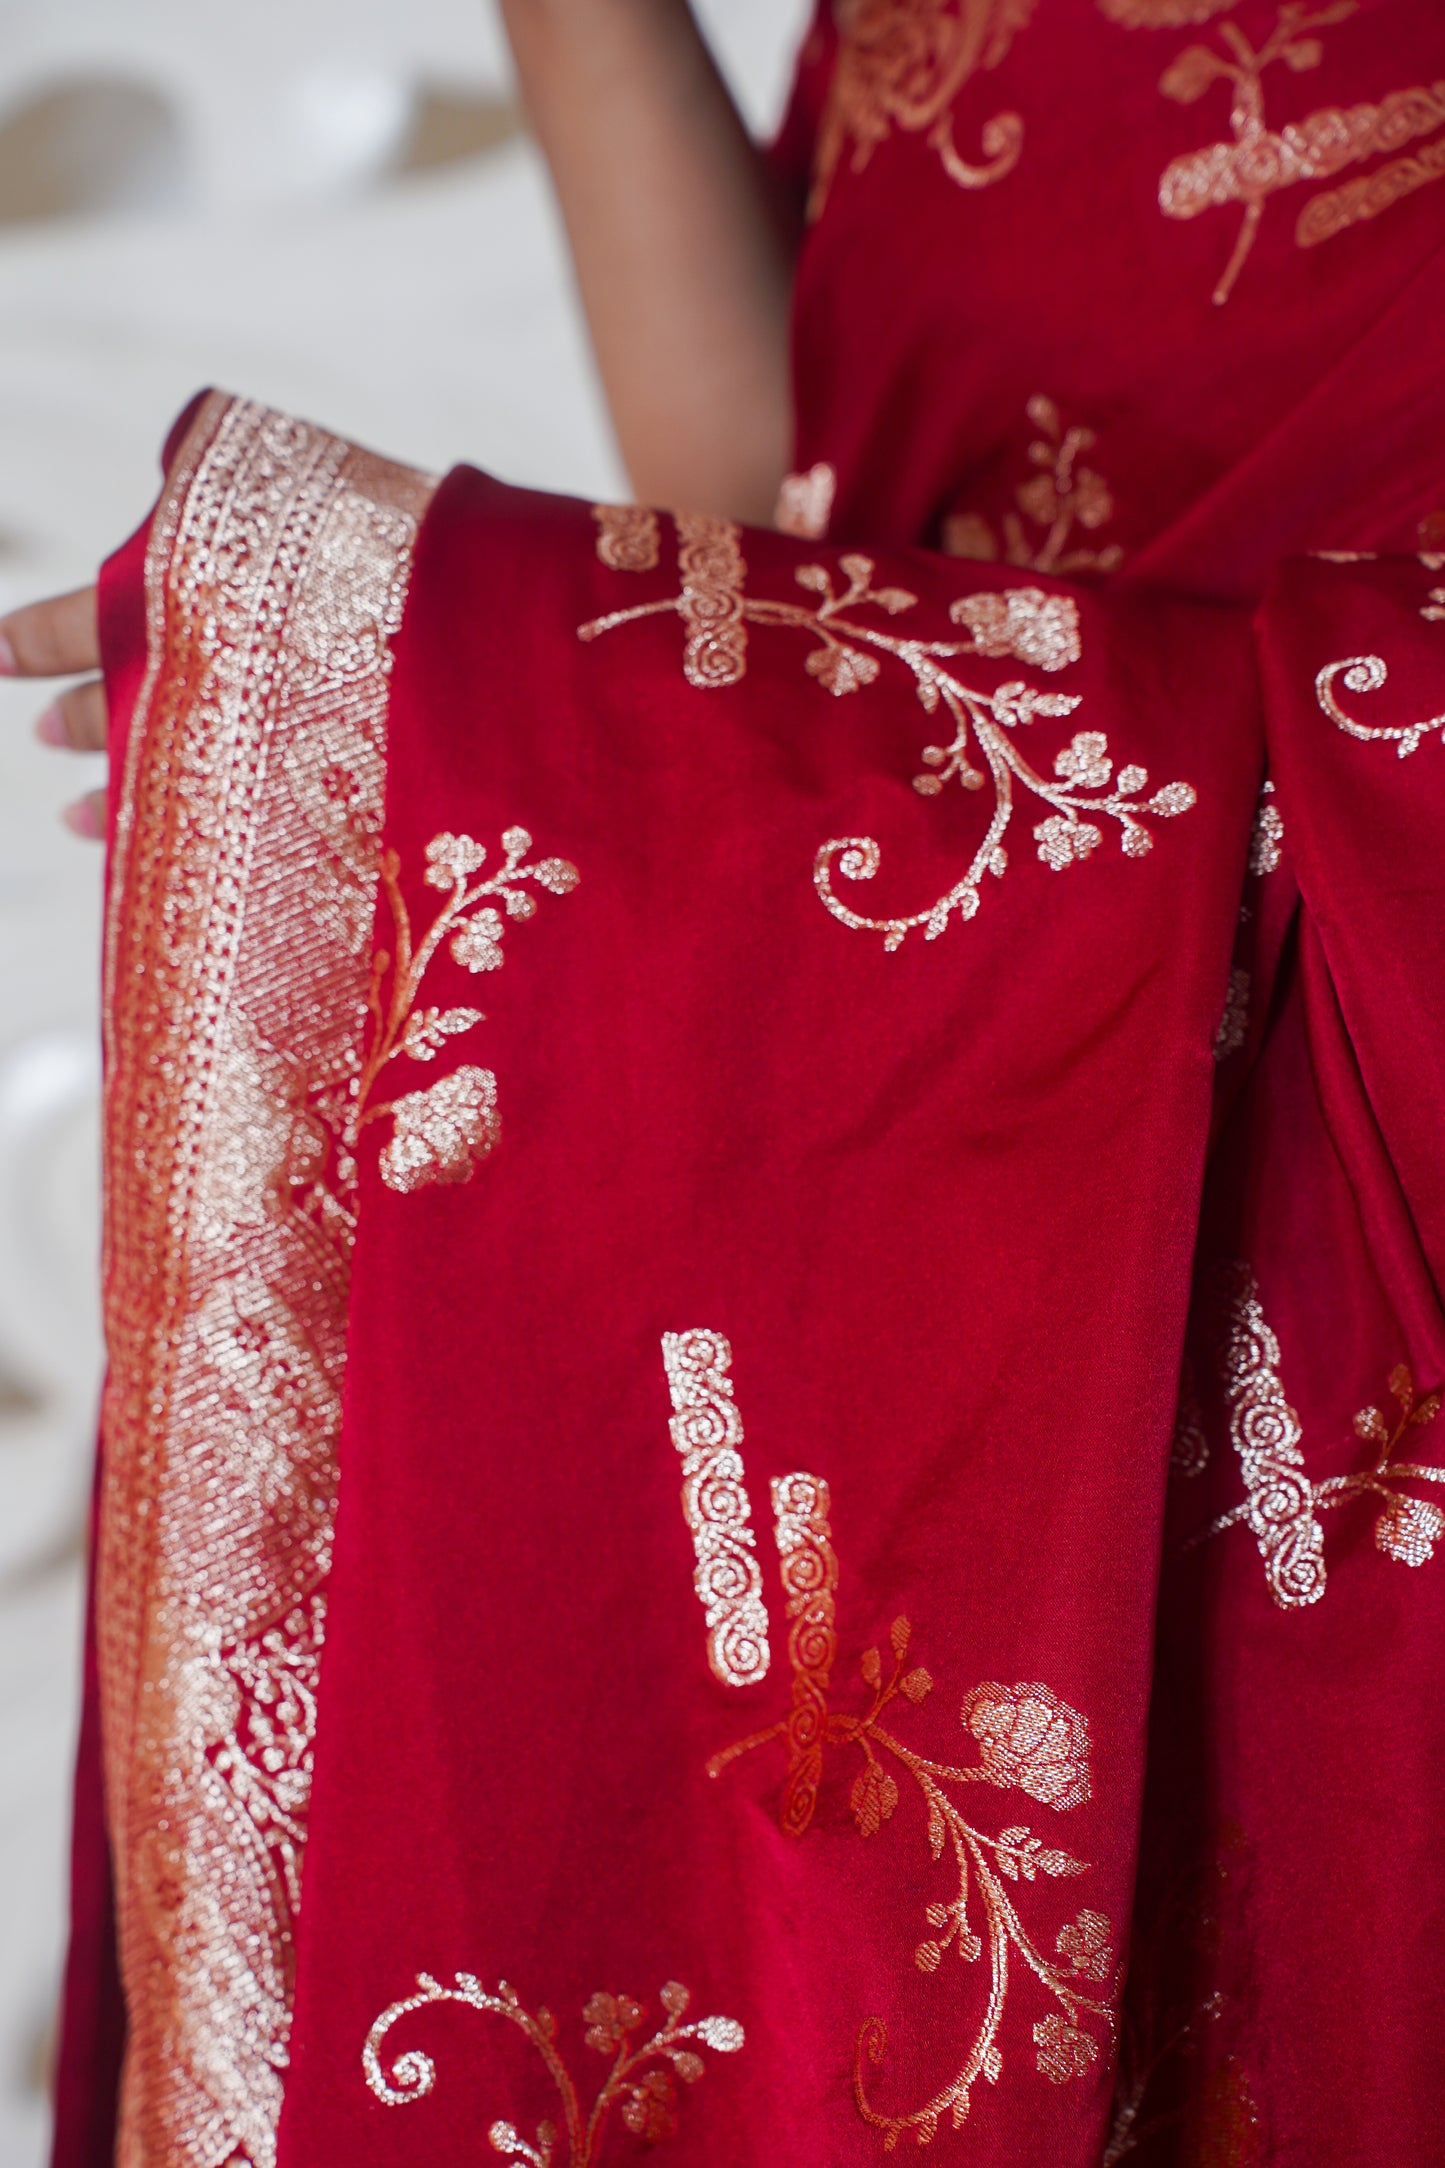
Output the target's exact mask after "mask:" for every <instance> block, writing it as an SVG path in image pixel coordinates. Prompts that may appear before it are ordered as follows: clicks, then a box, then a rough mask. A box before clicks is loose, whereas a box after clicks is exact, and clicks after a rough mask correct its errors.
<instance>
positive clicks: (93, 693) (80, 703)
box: [35, 678, 106, 753]
mask: <svg viewBox="0 0 1445 2168" xmlns="http://www.w3.org/2000/svg"><path fill="white" fill-rule="evenodd" d="M35 735H36V737H37V738H39V740H40V742H41V744H42V745H60V746H66V747H68V748H69V749H70V751H71V752H73V753H103V752H104V751H105V743H106V706H105V687H104V685H103V684H102V683H101V681H100V679H99V678H88V679H87V680H86V682H85V684H83V685H72V686H71V688H70V690H69V692H65V693H62V694H61V695H60V697H59V699H58V700H56V701H54V702H53V703H52V705H51V706H50V707H48V708H47V709H46V710H45V713H44V714H43V715H42V716H41V718H40V720H39V722H38V723H37V724H36V725H35Z"/></svg>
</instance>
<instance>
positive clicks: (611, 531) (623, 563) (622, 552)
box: [592, 504, 658, 572]
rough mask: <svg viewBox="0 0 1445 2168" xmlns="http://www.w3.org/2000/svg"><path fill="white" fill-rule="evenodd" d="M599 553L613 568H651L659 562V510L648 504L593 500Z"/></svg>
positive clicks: (606, 563)
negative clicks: (652, 509) (594, 502)
mask: <svg viewBox="0 0 1445 2168" xmlns="http://www.w3.org/2000/svg"><path fill="white" fill-rule="evenodd" d="M592 517H593V519H594V520H595V521H596V522H597V555H598V558H599V559H600V561H601V562H602V563H603V564H604V565H606V566H607V568H608V570H609V571H610V572H651V571H652V570H653V568H654V566H655V565H656V563H657V532H658V530H657V514H656V513H655V512H650V511H649V510H648V508H647V506H646V505H645V504H594V505H593V507H592Z"/></svg>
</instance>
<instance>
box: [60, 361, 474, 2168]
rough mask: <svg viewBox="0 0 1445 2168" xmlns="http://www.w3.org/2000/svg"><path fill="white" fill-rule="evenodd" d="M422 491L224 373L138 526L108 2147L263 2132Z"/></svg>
mask: <svg viewBox="0 0 1445 2168" xmlns="http://www.w3.org/2000/svg"><path fill="white" fill-rule="evenodd" d="M431 486H432V485H431V484H430V483H429V482H428V480H427V479H426V478H425V477H423V476H420V475H416V474H411V473H408V472H407V471H406V470H404V469H401V468H397V467H393V466H390V465H388V464H386V463H385V462H383V461H380V460H376V459H373V458H372V457H371V456H370V455H368V454H366V453H363V452H359V451H357V450H356V449H355V448H354V447H352V446H350V445H348V444H345V443H343V442H342V441H340V440H339V439H337V438H334V437H330V436H327V435H326V434H325V433H324V432H322V431H320V430H317V429H313V428H311V427H309V426H308V425H307V424H305V423H301V422H296V421H293V420H290V419H289V418H287V417H286V416H283V415H279V414H271V413H267V412H266V411H265V410H264V409H263V408H259V407H256V406H253V405H250V404H247V403H245V402H242V401H233V400H229V399H226V398H223V397H212V398H210V399H208V400H207V401H206V402H205V403H204V405H203V406H202V408H201V409H200V411H199V413H198V415H197V418H196V420H195V423H194V426H193V428H192V430H191V432H190V434H189V436H188V438H187V440H186V442H185V444H184V446H183V447H182V449H181V451H180V453H179V454H178V456H177V459H176V460H175V462H174V464H173V466H172V470H171V475H170V478H169V481H168V483H167V486H166V491H165V494H164V497H163V499H162V503H161V506H160V508H159V510H158V512H157V514H156V517H155V520H154V522H153V525H152V530H151V539H150V543H149V547H148V551H147V560H146V573H145V589H146V602H147V612H148V648H149V655H148V664H147V674H146V679H145V683H144V685H143V687H142V690H141V693H140V696H139V699H138V701H137V706H136V713H135V719H134V723H133V726H132V729H131V732H130V735H129V740H128V745H127V751H126V758H125V763H124V768H123V772H122V773H121V775H120V776H119V777H118V778H117V783H116V790H117V798H118V808H117V838H116V851H115V859H114V864H113V869H112V877H111V882H110V894H109V903H108V924H107V944H106V1034H107V1050H108V1059H107V1082H106V1132H107V1164H106V1187H107V1197H106V1330H107V1340H108V1345H109V1351H110V1373H109V1378H108V1381H107V1386H106V1398H105V1414H104V1434H105V1454H104V1459H103V1470H102V1473H103V1482H102V1492H101V1503H100V1512H99V1522H98V1533H97V1550H98V1556H97V1573H98V1610H97V1650H98V1656H99V1662H100V1673H101V1697H102V1708H103V1723H104V1735H105V1755H106V1770H105V1777H106V1784H105V1790H106V1811H107V1818H108V1823H109V1831H110V1839H111V1849H112V1857H113V1860H114V1864H115V1876H116V1895H117V1926H118V1939H119V1955H120V1964H121V1971H122V1976H123V1980H124V1986H125V1997H126V2006H127V2015H128V2041H127V2047H126V2061H125V2072H124V2077H123V2082H122V2097H121V2104H120V2118H119V2132H118V2137H117V2145H116V2158H117V2162H118V2163H119V2164H120V2168H141V2164H143V2163H144V2164H150V2163H153V2162H161V2161H164V2162H165V2163H167V2164H168V2168H214V2164H215V2163H217V2162H220V2161H224V2162H226V2163H227V2164H228V2168H272V2163H273V2162H274V2160H275V2148H276V2121H277V2116H278V2114H279V2111H280V2105H281V2090H282V2083H283V2073H284V2070H285V2067H286V2062H287V2052H288V2040H289V2034H290V2025H291V2008H290V2004H291V1985H292V1964H293V1952H294V1946H295V1926H296V1918H297V1909H298V1905H299V1902H300V1899H301V1895H302V1890H303V1885H304V1860H305V1842H306V1830H307V1821H308V1812H309V1803H310V1790H311V1749H312V1739H313V1735H314V1729H315V1681H316V1668H317V1663H318V1660H319V1656H320V1649H321V1642H322V1637H323V1632H324V1621H325V1602H324V1593H323V1592H324V1588H325V1584H326V1579H327V1575H328V1573H329V1569H330V1558H331V1541H332V1527H333V1519H334V1510H335V1499H336V1461H335V1446H336V1435H337V1429H338V1426H339V1421H340V1409H341V1394H342V1388H343V1384H344V1379H345V1369H346V1310H347V1295H348V1286H349V1274H350V1237H351V1222H350V1217H349V1214H348V1212H347V1210H346V1207H345V1202H344V1193H345V1190H346V1186H347V1179H348V1178H347V1173H346V1168H345V1163H344V1162H345V1147H344V1140H343V1138H342V1137H341V1135H340V1133H339V1130H338V1128H337V1126H336V1125H335V1124H334V1123H333V1122H332V1121H330V1120H328V1118H327V1114H326V1107H327V1105H330V1104H336V1103H340V1104H345V1102H346V1100H347V1096H348V1087H349V1086H354V1083H355V1079H356V1077H357V1075H358V1073H359V1070H360V1067H361V1061H362V1038H363V1030H362V1025H363V1021H364V1016H365V1007H364V997H365V991H366V978H367V943H368V938H369V933H370V926H371V917H372V911H373V907H374V900H375V893H376V883H377V860H378V851H377V836H378V834H379V831H380V825H381V799H382V789H383V784H384V779H385V746H386V710H387V692H388V678H389V673H390V669H391V642H392V639H393V637H394V635H395V632H396V629H397V626H398V624H399V622H400V617H401V611H402V604H403V601H404V598H405V594H406V589H407V582H408V578H409V573H410V566H411V554H412V544H413V541H414V538H415V533H416V526H417V521H418V519H419V518H420V516H421V513H422V512H423V510H424V509H425V506H426V503H427V501H428V498H429V495H430V490H431ZM298 929H301V930H303V931H304V938H298V937H297V935H298Z"/></svg>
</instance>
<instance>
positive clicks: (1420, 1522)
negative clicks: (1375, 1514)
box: [1375, 1495, 1445, 1566]
mask: <svg viewBox="0 0 1445 2168" xmlns="http://www.w3.org/2000/svg"><path fill="white" fill-rule="evenodd" d="M1442 1533H1445V1513H1442V1512H1441V1511H1440V1508H1439V1507H1438V1506H1433V1505H1431V1503H1430V1501H1429V1500H1428V1499H1427V1498H1407V1497H1404V1496H1402V1495H1396V1496H1395V1497H1393V1498H1391V1500H1390V1502H1389V1504H1388V1505H1387V1506H1386V1508H1385V1510H1384V1512H1383V1513H1382V1514H1381V1515H1380V1518H1379V1519H1378V1520H1377V1521H1376V1523H1375V1542H1376V1544H1377V1545H1378V1547H1379V1548H1380V1550H1382V1551H1383V1552H1384V1553H1385V1555H1386V1557H1387V1558H1393V1559H1397V1560H1398V1561H1399V1563H1400V1564H1401V1565H1402V1566H1423V1565H1425V1564H1426V1562H1427V1561H1428V1560H1429V1559H1431V1558H1433V1557H1434V1555H1435V1545H1436V1544H1437V1542H1438V1541H1439V1539H1440V1536H1441V1534H1442Z"/></svg>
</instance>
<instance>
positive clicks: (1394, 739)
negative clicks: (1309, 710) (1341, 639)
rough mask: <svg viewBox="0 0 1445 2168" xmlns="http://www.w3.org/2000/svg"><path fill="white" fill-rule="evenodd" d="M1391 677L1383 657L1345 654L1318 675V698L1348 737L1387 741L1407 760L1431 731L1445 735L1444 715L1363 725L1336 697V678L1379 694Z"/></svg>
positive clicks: (1349, 687) (1348, 686)
mask: <svg viewBox="0 0 1445 2168" xmlns="http://www.w3.org/2000/svg"><path fill="white" fill-rule="evenodd" d="M1423 614H1428V613H1424V612H1422V615H1423ZM1389 675H1390V667H1389V664H1388V663H1387V662H1386V661H1385V658H1384V656H1383V655H1346V656H1344V657H1343V658H1342V659H1341V660H1340V661H1339V662H1330V663H1326V664H1325V667H1324V669H1323V670H1321V671H1320V672H1319V674H1318V676H1317V677H1316V678H1315V698H1316V699H1317V700H1318V702H1319V704H1320V706H1321V708H1322V709H1323V710H1324V712H1325V714H1326V715H1328V717H1329V719H1330V721H1331V722H1332V723H1333V724H1334V725H1335V726H1336V728H1337V729H1339V730H1343V731H1344V732H1345V734H1346V736H1347V737H1351V738H1360V739H1362V740H1363V741H1364V742H1365V743H1367V744H1368V743H1370V742H1371V741H1372V740H1375V739H1381V738H1384V739H1388V740H1389V741H1390V743H1391V744H1393V746H1394V748H1395V751H1396V752H1397V753H1398V755H1399V757H1400V759H1401V760H1406V759H1408V758H1409V756H1410V754H1411V753H1413V752H1415V751H1416V749H1417V748H1418V747H1419V745H1420V743H1421V740H1422V739H1424V738H1426V737H1428V736H1429V735H1430V733H1431V732H1432V731H1435V730H1439V731H1441V732H1445V713H1441V714H1439V715H1429V716H1427V717H1426V718H1425V720H1424V721H1423V722H1419V723H1396V724H1389V723H1361V722H1357V721H1356V720H1355V718H1354V716H1353V715H1351V714H1349V713H1348V711H1347V710H1346V709H1344V708H1342V707H1341V706H1340V703H1339V701H1338V699H1337V698H1336V697H1335V682H1336V680H1337V679H1339V680H1342V681H1343V683H1344V685H1345V687H1346V689H1347V690H1348V691H1349V692H1352V693H1377V692H1379V691H1380V689H1381V688H1382V686H1383V685H1384V684H1385V682H1386V680H1387V679H1388V677H1389ZM1442 743H1445V738H1442Z"/></svg>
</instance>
